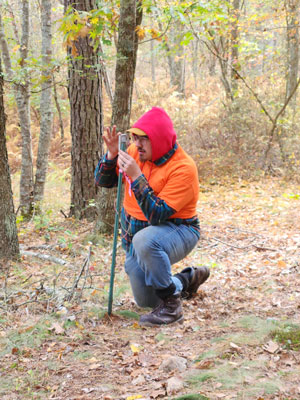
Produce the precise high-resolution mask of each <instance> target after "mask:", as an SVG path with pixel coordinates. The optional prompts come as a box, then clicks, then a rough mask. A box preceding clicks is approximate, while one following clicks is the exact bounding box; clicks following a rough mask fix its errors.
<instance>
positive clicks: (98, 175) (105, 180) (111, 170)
mask: <svg viewBox="0 0 300 400" xmlns="http://www.w3.org/2000/svg"><path fill="white" fill-rule="evenodd" d="M117 159H118V156H117V157H115V158H114V159H113V160H108V159H107V158H106V154H105V155H104V156H103V157H102V158H101V160H100V161H99V163H98V165H97V167H96V169H95V184H96V185H97V186H102V187H106V188H112V187H114V186H117V185H118V175H117V172H116V166H117Z"/></svg>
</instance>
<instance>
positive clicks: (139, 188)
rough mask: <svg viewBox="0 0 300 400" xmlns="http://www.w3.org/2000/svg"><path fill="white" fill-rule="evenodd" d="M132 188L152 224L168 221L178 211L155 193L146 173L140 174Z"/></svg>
mask: <svg viewBox="0 0 300 400" xmlns="http://www.w3.org/2000/svg"><path fill="white" fill-rule="evenodd" d="M131 189H132V191H133V193H134V195H135V198H136V199H137V202H138V204H139V206H140V207H141V210H142V211H143V213H144V215H145V217H146V218H147V220H148V221H149V223H150V224H151V225H158V224H160V223H162V222H164V221H166V220H167V219H169V218H170V216H171V215H172V214H174V213H175V212H176V210H174V209H173V208H171V207H169V206H168V204H167V203H166V202H165V201H164V200H162V199H160V198H159V197H157V196H156V195H155V194H154V191H153V189H152V188H151V187H150V185H149V183H148V181H147V179H146V178H145V176H144V175H141V176H139V177H138V178H137V179H136V180H135V181H133V182H132V184H131Z"/></svg>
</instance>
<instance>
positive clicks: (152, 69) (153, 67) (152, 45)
mask: <svg viewBox="0 0 300 400" xmlns="http://www.w3.org/2000/svg"><path fill="white" fill-rule="evenodd" d="M150 54H151V80H152V83H155V81H156V76H155V55H154V43H153V40H151V41H150Z"/></svg>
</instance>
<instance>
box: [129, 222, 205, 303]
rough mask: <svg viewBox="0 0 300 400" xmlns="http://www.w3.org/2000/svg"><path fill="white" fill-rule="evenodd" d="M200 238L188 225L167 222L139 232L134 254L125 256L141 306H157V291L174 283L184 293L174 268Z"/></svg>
mask: <svg viewBox="0 0 300 400" xmlns="http://www.w3.org/2000/svg"><path fill="white" fill-rule="evenodd" d="M198 239H199V236H198V235H197V233H195V232H194V231H193V230H192V229H191V228H190V227H189V226H187V225H183V224H181V225H175V224H173V223H172V222H165V223H163V224H161V225H150V226H148V227H147V228H144V229H142V230H140V231H139V232H137V233H136V234H135V235H134V237H133V241H132V247H133V248H132V252H131V253H129V252H127V253H126V261H125V271H126V273H127V275H128V276H129V279H130V284H131V288H132V292H133V296H134V299H135V301H136V303H137V305H138V306H140V307H155V306H156V305H157V304H158V303H159V301H160V298H159V297H158V296H157V293H156V290H157V289H158V290H160V289H165V288H167V287H169V286H170V285H171V284H172V283H174V284H175V286H176V291H181V290H182V283H181V281H180V280H179V279H178V278H176V277H173V276H172V272H171V265H172V264H174V263H176V262H178V261H180V260H182V259H183V258H184V257H185V256H186V255H187V254H188V253H189V252H190V251H191V250H192V249H193V248H194V247H195V245H196V243H197V241H198Z"/></svg>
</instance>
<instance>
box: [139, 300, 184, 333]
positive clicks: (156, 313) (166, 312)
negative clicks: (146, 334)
mask: <svg viewBox="0 0 300 400" xmlns="http://www.w3.org/2000/svg"><path fill="white" fill-rule="evenodd" d="M173 322H183V314H182V307H181V299H180V294H173V295H172V296H169V297H167V298H165V299H163V300H161V302H160V304H159V305H158V306H157V307H156V308H155V309H154V310H153V311H151V312H150V313H148V314H145V315H142V316H141V318H140V325H143V326H155V325H167V324H172V323H173Z"/></svg>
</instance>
